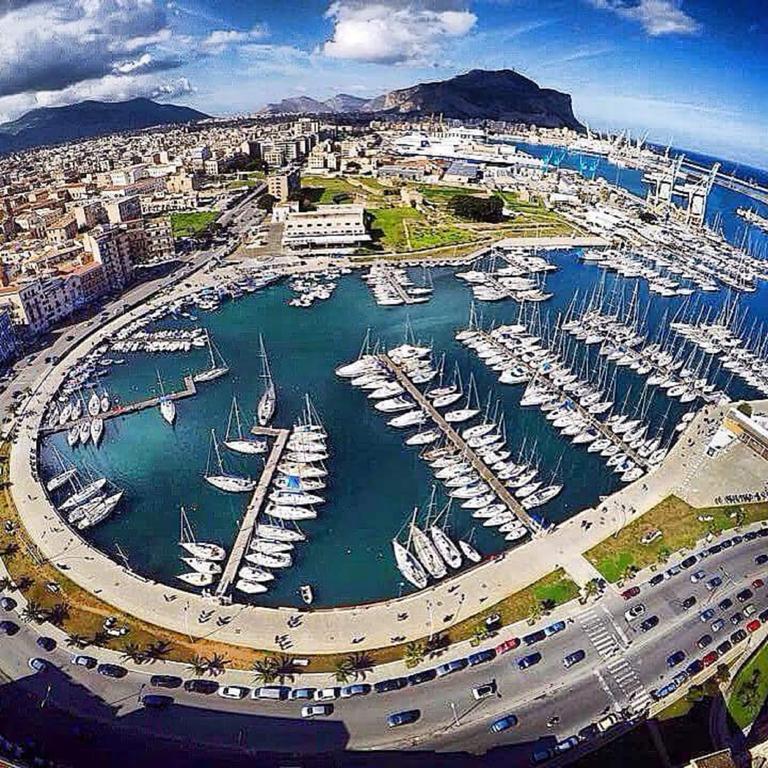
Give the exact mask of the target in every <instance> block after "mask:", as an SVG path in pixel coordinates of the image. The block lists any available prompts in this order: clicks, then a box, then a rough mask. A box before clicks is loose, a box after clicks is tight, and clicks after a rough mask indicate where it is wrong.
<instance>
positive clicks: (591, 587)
mask: <svg viewBox="0 0 768 768" xmlns="http://www.w3.org/2000/svg"><path fill="white" fill-rule="evenodd" d="M599 594H600V581H599V579H590V580H589V581H588V582H587V583H586V584H585V585H584V597H586V598H590V597H597V596H598V595H599Z"/></svg>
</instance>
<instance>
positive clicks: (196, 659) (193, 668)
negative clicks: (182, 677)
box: [189, 654, 208, 675]
mask: <svg viewBox="0 0 768 768" xmlns="http://www.w3.org/2000/svg"><path fill="white" fill-rule="evenodd" d="M189 671H190V672H192V674H195V675H204V674H205V673H206V672H207V671H208V659H206V658H205V656H200V655H199V654H195V655H194V656H193V657H192V660H191V661H190V662H189Z"/></svg>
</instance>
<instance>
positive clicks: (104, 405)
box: [99, 392, 110, 413]
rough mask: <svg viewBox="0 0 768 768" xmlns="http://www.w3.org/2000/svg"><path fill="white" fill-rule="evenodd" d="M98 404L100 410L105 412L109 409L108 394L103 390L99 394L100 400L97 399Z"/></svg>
mask: <svg viewBox="0 0 768 768" xmlns="http://www.w3.org/2000/svg"><path fill="white" fill-rule="evenodd" d="M99 405H100V406H101V412H102V413H106V412H107V411H108V410H109V405H110V402H109V395H108V394H107V393H106V392H104V393H103V394H102V396H101V400H100V401H99Z"/></svg>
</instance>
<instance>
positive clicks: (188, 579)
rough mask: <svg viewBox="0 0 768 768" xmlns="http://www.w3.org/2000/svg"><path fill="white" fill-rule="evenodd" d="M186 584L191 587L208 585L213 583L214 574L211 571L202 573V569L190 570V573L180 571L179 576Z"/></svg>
mask: <svg viewBox="0 0 768 768" xmlns="http://www.w3.org/2000/svg"><path fill="white" fill-rule="evenodd" d="M176 578H177V579H180V580H181V581H183V582H184V583H185V584H189V585H190V586H191V587H208V586H210V585H211V584H213V581H214V576H213V574H210V573H200V571H190V572H189V573H180V574H179V575H178V576H177V577H176Z"/></svg>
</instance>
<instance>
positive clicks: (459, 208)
mask: <svg viewBox="0 0 768 768" xmlns="http://www.w3.org/2000/svg"><path fill="white" fill-rule="evenodd" d="M448 208H449V209H450V210H451V211H452V212H453V213H454V214H455V215H456V216H458V217H459V218H462V219H468V220H469V221H484V222H489V223H493V224H497V223H498V222H500V221H501V220H502V219H503V217H504V214H503V210H504V202H503V201H502V199H501V198H500V197H496V196H493V197H474V196H473V195H454V196H453V197H452V198H451V199H450V200H449V201H448Z"/></svg>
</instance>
